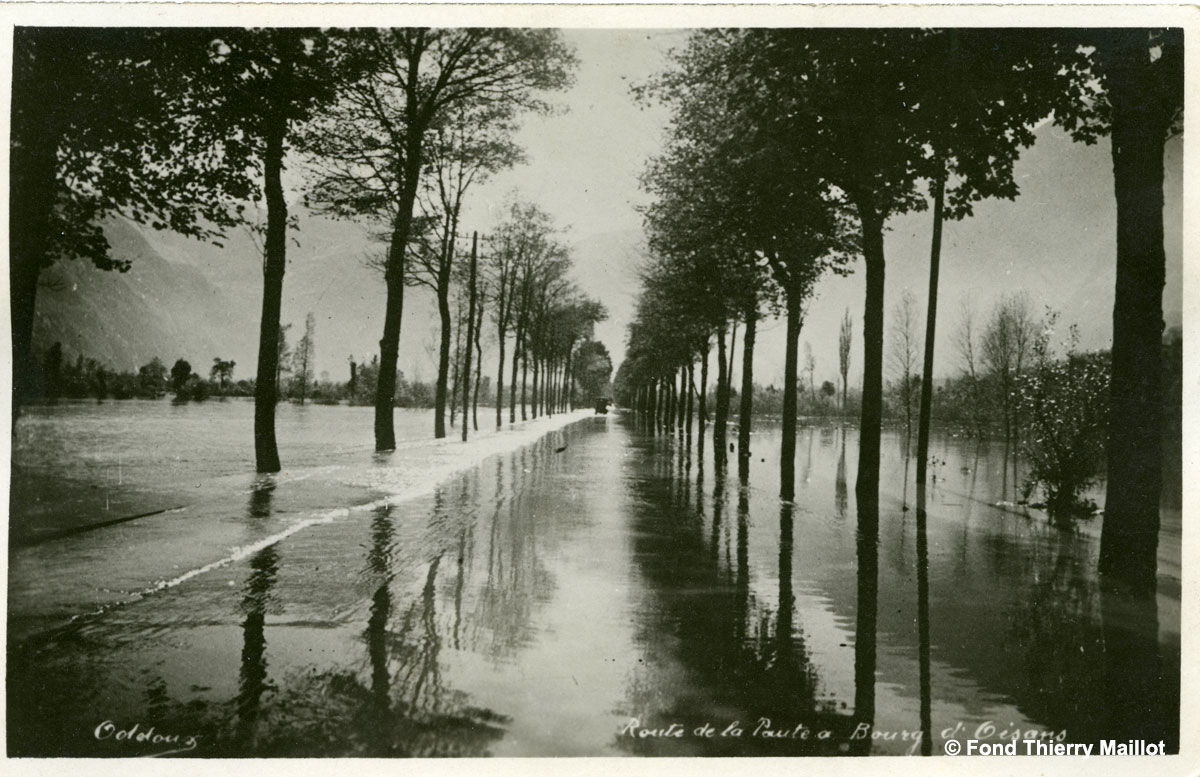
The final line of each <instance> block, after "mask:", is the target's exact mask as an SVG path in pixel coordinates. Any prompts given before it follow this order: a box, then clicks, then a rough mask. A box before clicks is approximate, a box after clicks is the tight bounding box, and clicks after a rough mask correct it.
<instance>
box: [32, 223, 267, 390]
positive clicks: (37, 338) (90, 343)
mask: <svg viewBox="0 0 1200 777" xmlns="http://www.w3.org/2000/svg"><path fill="white" fill-rule="evenodd" d="M104 233H105V235H106V237H107V238H108V240H109V243H110V245H111V246H112V253H113V255H114V256H116V257H120V258H123V259H128V260H130V261H131V263H132V266H131V268H130V270H129V271H128V272H125V273H118V272H105V271H101V270H97V269H96V268H95V267H93V266H92V265H91V264H90V263H88V262H85V261H67V262H59V263H58V264H57V265H55V266H54V267H52V268H50V269H49V270H48V271H46V273H45V274H44V276H43V281H44V282H43V285H42V287H41V288H40V289H39V291H38V300H37V313H36V320H35V322H34V347H35V348H36V349H38V350H39V351H41V350H44V349H45V348H47V347H49V346H50V345H51V344H52V343H54V342H56V341H57V342H61V343H62V345H63V350H64V352H65V354H66V355H67V357H68V358H73V357H74V356H76V355H79V354H82V355H84V356H88V357H91V358H94V359H97V360H98V361H100V362H102V363H105V364H107V365H109V366H110V367H113V368H116V369H120V370H135V369H137V367H139V366H140V365H142V364H145V363H146V362H148V361H150V360H151V359H153V358H154V357H158V358H160V359H162V360H163V361H164V362H165V363H166V364H167V365H168V366H169V365H170V364H171V363H173V362H174V361H175V359H178V358H184V359H187V360H188V361H189V362H191V364H192V366H193V368H194V369H195V370H196V371H197V372H200V373H205V372H206V365H207V364H209V363H211V361H212V359H213V358H214V357H217V356H219V357H221V358H224V359H234V360H236V361H237V362H238V365H239V367H240V366H241V365H243V364H245V365H247V367H250V365H252V364H253V361H254V357H255V354H256V353H257V351H256V349H254V348H251V347H248V346H250V345H252V344H253V342H254V339H255V338H254V337H253V336H251V337H249V338H247V334H248V333H251V334H252V333H254V332H256V331H257V330H256V327H255V325H254V321H255V319H254V318H253V317H251V316H247V315H246V311H244V310H241V309H239V307H238V306H236V305H234V304H231V301H230V300H229V299H228V298H227V297H226V295H225V294H223V293H222V291H221V290H220V289H218V288H217V287H215V286H213V285H212V284H211V283H209V282H208V281H207V280H206V279H205V278H204V276H203V275H201V274H200V273H198V272H196V271H195V270H192V269H190V268H187V267H181V266H178V265H173V264H171V263H169V262H167V261H166V260H165V259H164V258H163V257H162V256H161V255H160V254H159V253H158V252H157V251H155V250H154V248H153V247H151V246H150V244H149V243H148V242H147V241H146V240H145V238H144V236H143V234H142V232H141V230H140V228H138V227H137V226H135V225H134V224H131V223H130V222H128V221H125V220H123V219H112V220H110V221H108V222H107V223H105V225H104ZM239 373H240V374H241V375H243V376H244V375H246V374H247V373H246V371H244V370H239Z"/></svg>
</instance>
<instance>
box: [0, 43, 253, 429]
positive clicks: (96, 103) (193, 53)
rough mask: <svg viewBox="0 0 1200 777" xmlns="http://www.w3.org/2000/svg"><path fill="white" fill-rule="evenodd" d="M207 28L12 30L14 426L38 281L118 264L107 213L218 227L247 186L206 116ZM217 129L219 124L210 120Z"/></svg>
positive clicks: (27, 366) (24, 391) (121, 266)
mask: <svg viewBox="0 0 1200 777" xmlns="http://www.w3.org/2000/svg"><path fill="white" fill-rule="evenodd" d="M212 40H213V33H212V31H206V30H197V29H186V28H172V29H143V28H138V29H127V28H112V27H108V28H103V29H97V28H48V27H20V28H17V29H16V31H15V32H14V35H13V82H12V115H11V124H10V127H11V146H10V179H9V180H10V184H9V186H10V189H9V195H10V196H9V202H10V206H9V220H10V237H9V241H10V242H9V256H10V260H9V282H10V295H11V297H10V300H11V310H12V329H13V333H12V336H13V355H14V370H13V374H14V382H13V388H14V412H13V423H14V424H15V423H16V420H17V417H18V415H19V409H20V404H21V403H22V402H23V401H25V400H26V399H27V398H28V396H29V393H30V389H31V384H30V379H31V377H32V375H33V374H34V369H33V363H32V361H31V359H32V354H31V351H30V348H31V342H32V331H33V329H32V328H33V318H34V308H35V304H36V296H37V286H38V278H39V275H40V273H41V272H42V270H44V269H45V268H46V267H48V266H50V265H51V264H53V263H54V262H57V261H61V260H64V259H75V258H79V259H86V260H88V261H91V262H92V263H93V264H94V265H95V266H96V267H98V268H100V269H104V270H120V271H124V270H127V269H128V268H129V265H128V261H127V260H126V259H124V258H122V257H119V256H113V255H112V254H111V252H110V250H109V249H110V246H109V244H108V241H107V240H106V239H105V237H104V234H103V232H102V230H101V222H102V220H103V218H104V217H106V216H108V215H110V214H121V215H124V216H126V217H128V218H131V219H133V220H134V221H137V222H138V223H141V224H146V225H149V226H151V227H153V228H155V229H171V230H174V231H176V232H179V233H182V234H186V235H191V236H195V237H199V238H205V239H212V238H215V237H218V236H219V235H220V233H221V230H222V229H223V228H224V227H228V226H231V225H233V224H235V223H237V222H238V221H239V218H240V212H241V207H240V205H238V204H237V203H239V202H241V201H244V200H245V199H247V198H248V197H249V196H250V195H252V194H253V192H254V187H253V185H252V184H251V183H250V182H249V181H248V180H247V179H246V178H245V176H244V175H243V174H242V173H243V166H242V165H241V164H240V160H239V149H238V148H237V143H236V142H234V143H232V145H231V144H229V143H226V142H225V141H226V140H227V139H228V136H227V135H226V128H225V127H221V126H215V125H212V124H210V123H208V122H206V121H204V120H203V119H204V116H205V115H206V113H207V106H206V104H205V100H206V99H207V97H206V95H207V91H206V88H205V86H204V85H205V82H206V79H207V78H208V71H209V68H210V66H211V49H210V43H211V42H212ZM218 125H219V122H218Z"/></svg>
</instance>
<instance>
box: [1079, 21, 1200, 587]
mask: <svg viewBox="0 0 1200 777" xmlns="http://www.w3.org/2000/svg"><path fill="white" fill-rule="evenodd" d="M1139 32H1140V34H1139ZM1145 38H1146V36H1145V31H1144V30H1143V31H1138V30H1128V31H1122V33H1119V34H1118V36H1115V37H1114V40H1113V41H1112V42H1110V43H1108V44H1107V45H1104V44H1102V45H1101V48H1100V50H1099V51H1098V54H1099V55H1101V56H1102V57H1103V59H1104V60H1105V61H1106V63H1107V64H1108V83H1107V86H1108V97H1109V104H1110V105H1111V106H1112V158H1113V184H1114V190H1115V193H1116V200H1117V283H1116V297H1115V300H1114V303H1113V345H1112V380H1111V383H1110V397H1109V422H1108V484H1107V487H1106V492H1105V506H1104V527H1103V529H1102V532H1101V537H1100V572H1101V573H1102V574H1105V575H1109V576H1112V577H1114V578H1117V579H1121V580H1124V581H1126V582H1128V583H1129V584H1130V585H1131V586H1132V587H1133V588H1135V589H1137V590H1145V591H1149V590H1153V589H1154V588H1155V586H1156V577H1157V562H1158V529H1159V503H1160V500H1161V498H1162V434H1163V429H1162V421H1163V410H1162V404H1163V391H1162V331H1163V311H1162V293H1163V285H1164V282H1165V254H1164V251H1163V144H1164V142H1165V139H1166V134H1167V129H1168V127H1169V126H1170V121H1171V118H1172V111H1170V110H1166V109H1165V108H1169V107H1170V106H1169V105H1168V106H1164V105H1163V104H1161V103H1159V102H1158V101H1157V100H1155V99H1154V96H1155V95H1160V94H1162V93H1163V90H1164V89H1165V88H1170V84H1167V83H1163V82H1160V81H1159V78H1158V76H1157V75H1156V72H1155V70H1156V69H1155V68H1154V67H1153V65H1152V63H1151V62H1150V60H1149V53H1148V51H1147V47H1146V40H1145ZM1168 53H1169V52H1168ZM1167 55H1168V54H1164V56H1167ZM1172 55H1173V54H1172ZM1168 72H1169V73H1170V71H1168ZM1171 75H1172V74H1169V75H1168V76H1167V77H1168V78H1169V77H1171ZM1179 77H1182V69H1180V71H1179Z"/></svg>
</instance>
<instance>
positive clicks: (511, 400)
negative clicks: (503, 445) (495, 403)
mask: <svg viewBox="0 0 1200 777" xmlns="http://www.w3.org/2000/svg"><path fill="white" fill-rule="evenodd" d="M524 346H525V331H524V327H523V326H522V325H521V322H520V321H517V331H516V336H515V337H514V338H513V356H512V380H511V381H510V382H509V384H508V422H509V423H510V424H515V423H516V422H517V372H518V370H520V368H521V351H522V350H523V349H524Z"/></svg>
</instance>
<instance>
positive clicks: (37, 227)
mask: <svg viewBox="0 0 1200 777" xmlns="http://www.w3.org/2000/svg"><path fill="white" fill-rule="evenodd" d="M30 97H31V100H32V101H34V103H35V104H36V102H37V101H38V100H44V98H46V97H44V96H30ZM31 107H32V106H31ZM36 124H37V125H38V127H40V128H41V127H44V124H46V122H36ZM31 134H35V135H38V137H32V138H30V139H29V143H28V144H26V145H25V147H19V146H13V147H12V151H11V153H12V156H11V173H10V181H11V186H10V200H8V213H10V222H8V234H10V243H8V246H10V253H8V283H10V287H8V294H10V297H8V301H10V305H11V311H10V313H11V319H12V350H13V371H12V379H13V381H12V389H13V392H12V427H13V429H16V428H17V418H18V417H19V415H20V408H22V406H23V405H24V404H26V403H28V402H30V400H31V399H32V398H34V394H35V391H36V386H35V375H36V372H37V369H36V362H37V359H36V356H35V355H34V313H35V308H36V303H37V279H38V277H40V276H41V272H42V267H43V266H44V265H46V264H47V255H46V254H47V245H46V239H47V235H48V234H49V223H50V215H52V212H53V210H54V193H55V188H56V174H58V158H56V149H58V143H56V140H55V138H53V137H43V135H41V133H31Z"/></svg>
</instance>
